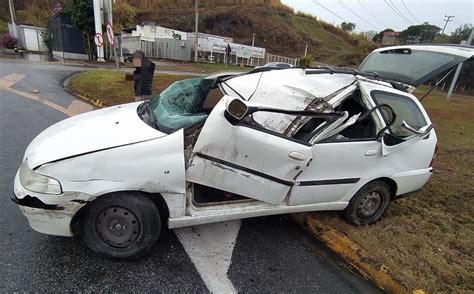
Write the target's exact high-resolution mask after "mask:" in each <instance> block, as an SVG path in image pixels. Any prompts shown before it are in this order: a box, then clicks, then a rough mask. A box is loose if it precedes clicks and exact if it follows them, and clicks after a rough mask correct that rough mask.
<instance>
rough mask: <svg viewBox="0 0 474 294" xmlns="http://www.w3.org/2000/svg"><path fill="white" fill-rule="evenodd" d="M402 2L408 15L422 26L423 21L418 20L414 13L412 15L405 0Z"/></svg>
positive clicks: (401, 0)
mask: <svg viewBox="0 0 474 294" xmlns="http://www.w3.org/2000/svg"><path fill="white" fill-rule="evenodd" d="M400 2H402V5H403V7H405V9H406V10H407V11H408V13H409V14H410V15H411V16H412V17H413V19H414V20H415V21H416V22H417V23H419V24H421V21H419V20H418V18H416V17H415V16H414V15H413V13H411V11H410V9H408V7H407V6H406V5H405V3H404V2H403V0H400Z"/></svg>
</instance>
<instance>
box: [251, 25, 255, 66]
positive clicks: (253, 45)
mask: <svg viewBox="0 0 474 294" xmlns="http://www.w3.org/2000/svg"><path fill="white" fill-rule="evenodd" d="M255 35H256V34H255V33H252V56H251V57H250V62H251V63H252V66H253V48H254V47H255Z"/></svg>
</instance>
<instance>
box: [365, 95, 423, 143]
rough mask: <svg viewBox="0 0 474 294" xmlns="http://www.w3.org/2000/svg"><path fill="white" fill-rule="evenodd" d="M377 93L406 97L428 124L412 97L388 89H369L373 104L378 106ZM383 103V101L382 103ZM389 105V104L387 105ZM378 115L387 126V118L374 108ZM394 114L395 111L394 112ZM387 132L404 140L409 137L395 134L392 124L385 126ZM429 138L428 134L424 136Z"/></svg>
mask: <svg viewBox="0 0 474 294" xmlns="http://www.w3.org/2000/svg"><path fill="white" fill-rule="evenodd" d="M378 93H383V94H385V95H391V96H395V97H398V98H401V99H406V100H408V101H410V102H411V103H413V104H414V105H415V106H416V107H417V109H418V111H419V112H420V114H421V116H422V117H423V119H424V120H425V123H426V124H428V120H427V119H426V116H425V114H424V113H423V111H421V109H420V108H419V106H418V105H417V104H416V103H415V102H414V101H412V99H411V98H410V97H408V96H406V95H401V94H397V93H393V92H389V91H383V90H372V91H370V98H371V99H372V101H374V103H375V105H377V106H379V105H380V104H381V103H380V102H379V101H378V100H377V98H376V97H375V95H377V94H378ZM382 104H383V103H382ZM389 106H390V105H389ZM376 111H377V113H378V115H379V116H380V117H381V118H382V122H383V124H384V125H385V126H387V125H388V124H387V119H386V117H385V115H384V114H383V112H382V111H380V109H377V110H376ZM395 114H396V113H395ZM387 130H388V132H389V134H390V135H392V136H395V137H397V138H399V139H402V140H406V138H409V137H410V136H407V137H400V136H397V135H396V134H394V132H393V131H392V126H390V127H389V128H387ZM428 138H429V135H428V136H426V138H424V139H428Z"/></svg>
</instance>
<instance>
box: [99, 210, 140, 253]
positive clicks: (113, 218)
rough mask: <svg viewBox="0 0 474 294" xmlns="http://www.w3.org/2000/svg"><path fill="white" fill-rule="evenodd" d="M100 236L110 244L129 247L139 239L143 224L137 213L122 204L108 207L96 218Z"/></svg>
mask: <svg viewBox="0 0 474 294" xmlns="http://www.w3.org/2000/svg"><path fill="white" fill-rule="evenodd" d="M96 229H97V233H98V235H99V237H100V238H101V239H102V241H104V242H105V243H107V244H108V245H110V246H113V247H119V248H123V247H127V246H129V245H130V244H132V243H133V242H135V241H136V240H137V238H138V237H139V235H140V232H141V225H140V223H139V221H138V218H137V217H136V216H135V214H134V213H133V212H132V211H131V210H129V209H127V208H125V207H121V206H110V207H106V208H105V209H103V210H102V211H101V213H100V214H99V215H98V217H97V218H96Z"/></svg>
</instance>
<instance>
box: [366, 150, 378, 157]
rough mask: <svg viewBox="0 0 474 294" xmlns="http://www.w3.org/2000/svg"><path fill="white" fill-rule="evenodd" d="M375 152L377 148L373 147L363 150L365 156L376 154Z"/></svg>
mask: <svg viewBox="0 0 474 294" xmlns="http://www.w3.org/2000/svg"><path fill="white" fill-rule="evenodd" d="M377 153H378V152H377V150H374V149H372V150H367V151H365V156H374V155H377Z"/></svg>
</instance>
